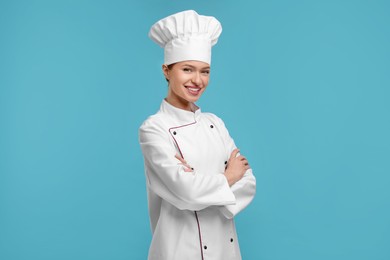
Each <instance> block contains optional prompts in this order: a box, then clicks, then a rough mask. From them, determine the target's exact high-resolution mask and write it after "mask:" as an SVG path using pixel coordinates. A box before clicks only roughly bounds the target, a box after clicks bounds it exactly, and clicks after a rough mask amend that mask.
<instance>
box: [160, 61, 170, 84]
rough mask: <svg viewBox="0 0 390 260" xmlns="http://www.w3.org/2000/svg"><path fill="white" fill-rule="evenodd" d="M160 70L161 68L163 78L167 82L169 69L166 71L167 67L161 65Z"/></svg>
mask: <svg viewBox="0 0 390 260" xmlns="http://www.w3.org/2000/svg"><path fill="white" fill-rule="evenodd" d="M161 68H162V71H163V73H164V76H165V78H166V79H167V80H169V69H168V66H167V65H165V64H163V65H162V66H161Z"/></svg>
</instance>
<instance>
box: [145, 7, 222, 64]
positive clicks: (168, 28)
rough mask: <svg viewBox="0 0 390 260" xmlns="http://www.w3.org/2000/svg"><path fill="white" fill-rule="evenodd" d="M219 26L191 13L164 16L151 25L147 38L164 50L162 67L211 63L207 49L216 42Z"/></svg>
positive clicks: (219, 30) (217, 22)
mask: <svg viewBox="0 0 390 260" xmlns="http://www.w3.org/2000/svg"><path fill="white" fill-rule="evenodd" d="M221 32H222V26H221V24H220V23H219V21H218V20H217V19H215V18H214V17H212V16H204V15H199V14H197V13H196V12H195V11H193V10H188V11H183V12H180V13H176V14H173V15H170V16H168V17H165V18H163V19H161V20H160V21H158V22H157V23H155V24H154V25H153V26H152V27H151V29H150V31H149V37H150V38H151V39H152V40H153V41H154V42H156V43H157V44H158V45H160V46H161V47H163V48H164V64H166V65H169V64H172V63H176V62H180V61H185V60H196V61H203V62H206V63H208V64H210V63H211V47H212V46H213V45H214V44H216V43H217V41H218V37H219V35H220V34H221Z"/></svg>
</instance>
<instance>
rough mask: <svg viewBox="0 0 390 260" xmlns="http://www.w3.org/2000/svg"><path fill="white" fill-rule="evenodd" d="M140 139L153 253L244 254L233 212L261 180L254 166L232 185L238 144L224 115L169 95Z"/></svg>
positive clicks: (208, 258) (162, 257)
mask: <svg viewBox="0 0 390 260" xmlns="http://www.w3.org/2000/svg"><path fill="white" fill-rule="evenodd" d="M139 139H140V145H141V149H142V153H143V156H144V163H145V174H146V182H147V195H148V204H149V205H148V206H149V216H150V224H151V229H152V234H153V236H152V242H151V245H150V248H149V258H148V259H149V260H185V259H188V260H197V259H199V260H201V259H203V260H238V259H241V254H240V249H239V244H238V240H237V234H236V229H235V225H234V221H233V217H234V216H235V215H236V214H237V213H239V212H240V211H241V210H243V209H244V208H245V207H246V206H247V205H248V204H249V203H250V202H251V201H252V199H253V197H254V195H255V191H256V180H255V177H254V176H253V174H252V170H251V169H249V170H247V171H246V173H245V174H244V176H243V178H242V179H241V180H239V181H238V182H236V183H235V184H234V185H232V186H231V187H230V186H229V184H228V182H227V179H226V177H225V176H224V175H223V173H224V171H225V168H226V164H227V161H228V159H229V157H230V155H231V152H232V151H233V149H235V148H236V146H235V144H234V141H233V139H232V138H231V137H230V135H229V133H228V131H227V129H226V127H225V125H224V123H223V121H222V120H221V119H220V118H218V117H217V116H215V115H214V114H211V113H202V112H201V109H200V108H198V109H197V110H196V111H195V112H191V111H187V110H183V109H179V108H176V107H174V106H172V105H170V104H169V103H168V102H167V101H165V100H163V102H162V104H161V107H160V110H159V111H158V112H157V113H156V114H155V115H152V116H150V117H149V118H148V119H147V120H145V122H144V123H143V124H142V125H141V127H140V129H139ZM176 154H179V155H180V156H182V157H183V158H184V159H185V160H186V161H187V163H188V165H190V166H191V168H192V170H193V171H192V172H188V171H185V170H186V169H187V168H186V167H185V166H183V165H182V164H181V163H180V161H178V159H176V158H175V155H176Z"/></svg>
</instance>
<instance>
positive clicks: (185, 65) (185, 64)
mask: <svg viewBox="0 0 390 260" xmlns="http://www.w3.org/2000/svg"><path fill="white" fill-rule="evenodd" d="M182 67H191V68H193V69H196V67H195V66H192V65H190V64H187V63H184V64H183V65H182ZM205 69H210V66H207V67H203V68H201V70H205Z"/></svg>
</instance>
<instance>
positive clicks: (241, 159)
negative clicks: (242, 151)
mask: <svg viewBox="0 0 390 260" xmlns="http://www.w3.org/2000/svg"><path fill="white" fill-rule="evenodd" d="M236 158H237V159H238V160H240V161H243V160H246V158H245V157H244V156H242V155H239V156H237V157H236Z"/></svg>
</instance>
